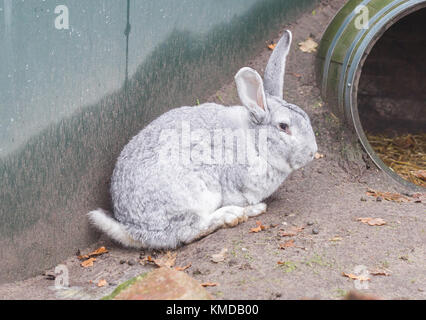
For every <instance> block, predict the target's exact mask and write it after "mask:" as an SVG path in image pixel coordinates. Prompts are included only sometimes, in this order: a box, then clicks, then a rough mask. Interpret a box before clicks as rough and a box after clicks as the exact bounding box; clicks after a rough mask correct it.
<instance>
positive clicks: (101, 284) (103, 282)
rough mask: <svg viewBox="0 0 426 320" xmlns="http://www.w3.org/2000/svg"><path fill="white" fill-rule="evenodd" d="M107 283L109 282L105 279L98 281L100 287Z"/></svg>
mask: <svg viewBox="0 0 426 320" xmlns="http://www.w3.org/2000/svg"><path fill="white" fill-rule="evenodd" d="M107 284H108V282H107V281H106V280H105V279H101V280H99V281H98V284H97V286H98V287H104V286H106V285H107Z"/></svg>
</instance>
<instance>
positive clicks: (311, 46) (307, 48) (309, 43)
mask: <svg viewBox="0 0 426 320" xmlns="http://www.w3.org/2000/svg"><path fill="white" fill-rule="evenodd" d="M317 47H318V43H316V42H315V41H314V40H313V39H312V38H308V39H307V40H305V41H302V42H299V48H300V50H301V51H303V52H308V53H312V52H315V51H317Z"/></svg>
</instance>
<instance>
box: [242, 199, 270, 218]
mask: <svg viewBox="0 0 426 320" xmlns="http://www.w3.org/2000/svg"><path fill="white" fill-rule="evenodd" d="M266 208H267V205H266V203H263V202H261V203H258V204H255V205H252V206H248V207H245V208H244V214H245V215H246V216H247V217H256V216H259V215H261V214H262V213H265V212H266Z"/></svg>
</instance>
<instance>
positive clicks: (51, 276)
mask: <svg viewBox="0 0 426 320" xmlns="http://www.w3.org/2000/svg"><path fill="white" fill-rule="evenodd" d="M44 278H45V279H46V280H55V279H56V276H55V275H54V274H46V276H45V277H44Z"/></svg>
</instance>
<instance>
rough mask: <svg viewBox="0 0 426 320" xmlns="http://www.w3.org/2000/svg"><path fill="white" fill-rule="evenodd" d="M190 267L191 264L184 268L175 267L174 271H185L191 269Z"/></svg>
mask: <svg viewBox="0 0 426 320" xmlns="http://www.w3.org/2000/svg"><path fill="white" fill-rule="evenodd" d="M191 266H192V263H189V264H187V265H186V266H184V267H175V269H176V270H177V271H185V270H186V269H189V268H191Z"/></svg>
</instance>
